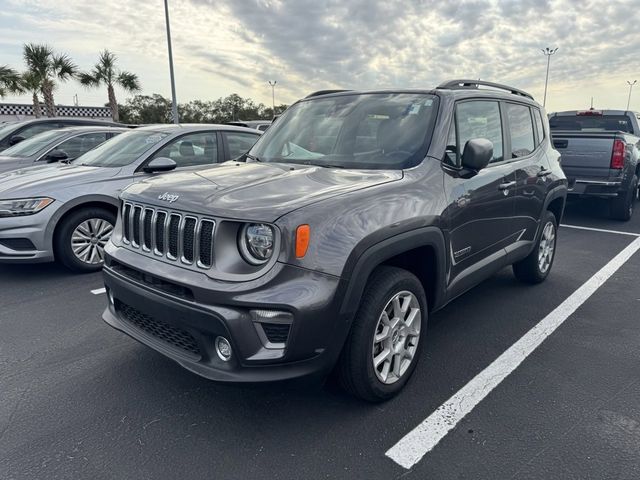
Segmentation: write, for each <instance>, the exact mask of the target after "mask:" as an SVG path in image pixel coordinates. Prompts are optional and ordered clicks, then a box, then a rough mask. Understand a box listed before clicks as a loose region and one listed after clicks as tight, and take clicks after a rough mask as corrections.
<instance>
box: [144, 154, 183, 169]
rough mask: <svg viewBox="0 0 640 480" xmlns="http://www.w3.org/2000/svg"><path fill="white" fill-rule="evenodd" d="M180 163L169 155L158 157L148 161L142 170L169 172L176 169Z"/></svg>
mask: <svg viewBox="0 0 640 480" xmlns="http://www.w3.org/2000/svg"><path fill="white" fill-rule="evenodd" d="M177 166H178V165H177V164H176V162H174V161H173V160H171V159H170V158H167V157H158V158H154V159H153V160H151V161H150V162H149V163H147V164H146V165H145V166H144V167H143V168H142V170H144V171H145V172H147V173H154V172H169V171H171V170H174V169H175V168H176V167H177Z"/></svg>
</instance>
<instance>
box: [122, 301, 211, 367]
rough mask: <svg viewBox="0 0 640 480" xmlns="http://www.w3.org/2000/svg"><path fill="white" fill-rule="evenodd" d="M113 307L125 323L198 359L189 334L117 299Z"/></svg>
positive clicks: (196, 348) (196, 345)
mask: <svg viewBox="0 0 640 480" xmlns="http://www.w3.org/2000/svg"><path fill="white" fill-rule="evenodd" d="M115 307H116V311H117V312H118V313H119V314H120V317H121V318H122V319H123V320H124V321H126V322H127V323H129V324H131V325H133V326H135V327H137V328H139V329H140V330H142V331H144V332H146V333H148V334H149V335H152V336H153V337H155V338H157V339H158V340H161V341H163V342H164V343H167V344H169V345H172V346H173V347H176V348H178V349H180V350H182V351H183V352H187V353H189V354H191V355H192V356H196V357H198V358H200V356H201V354H200V348H198V344H197V342H196V340H195V338H193V336H192V335H191V334H190V333H189V332H187V331H185V330H183V329H181V328H178V327H175V326H173V325H169V324H168V323H165V322H162V321H160V320H157V319H155V318H153V317H151V316H150V315H147V314H145V313H143V312H141V311H140V310H137V309H135V308H133V307H132V306H130V305H127V304H126V303H123V302H121V301H120V300H117V299H116V301H115Z"/></svg>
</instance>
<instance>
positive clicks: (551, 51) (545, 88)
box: [542, 47, 558, 107]
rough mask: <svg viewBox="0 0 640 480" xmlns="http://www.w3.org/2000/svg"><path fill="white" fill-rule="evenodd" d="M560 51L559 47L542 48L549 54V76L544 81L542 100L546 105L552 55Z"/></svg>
mask: <svg viewBox="0 0 640 480" xmlns="http://www.w3.org/2000/svg"><path fill="white" fill-rule="evenodd" d="M557 51H558V49H557V48H549V47H547V48H545V49H543V50H542V53H544V54H545V55H546V56H547V77H546V79H545V81H544V99H543V100H542V106H543V107H544V106H546V104H547V85H548V84H549V64H550V63H551V55H553V54H554V53H556V52H557Z"/></svg>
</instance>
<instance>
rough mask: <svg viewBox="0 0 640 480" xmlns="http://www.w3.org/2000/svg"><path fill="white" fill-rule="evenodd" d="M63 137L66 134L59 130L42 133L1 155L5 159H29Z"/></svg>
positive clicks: (4, 151)
mask: <svg viewBox="0 0 640 480" xmlns="http://www.w3.org/2000/svg"><path fill="white" fill-rule="evenodd" d="M64 135H66V133H65V132H60V130H49V131H47V132H42V133H39V134H37V135H34V136H33V137H31V138H27V139H26V140H23V141H21V142H20V143H17V144H16V145H14V146H13V147H9V148H7V149H6V150H3V151H2V155H4V156H7V157H30V156H31V155H35V154H36V153H38V152H39V151H40V150H42V149H43V148H46V147H47V146H48V145H50V144H51V143H52V142H53V141H55V140H56V139H57V138H59V137H63V136H64Z"/></svg>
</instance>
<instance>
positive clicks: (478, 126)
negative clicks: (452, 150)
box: [456, 100, 504, 163]
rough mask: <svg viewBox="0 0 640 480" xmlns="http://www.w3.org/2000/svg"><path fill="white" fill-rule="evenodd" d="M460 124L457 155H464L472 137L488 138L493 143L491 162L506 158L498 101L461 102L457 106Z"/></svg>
mask: <svg viewBox="0 0 640 480" xmlns="http://www.w3.org/2000/svg"><path fill="white" fill-rule="evenodd" d="M456 123H457V126H458V143H457V155H458V158H460V157H461V156H462V152H463V151H464V146H465V144H466V143H467V142H468V141H469V140H471V139H472V138H486V139H487V140H489V141H491V143H493V158H492V159H491V163H495V162H501V161H502V160H503V159H504V156H503V146H502V119H501V118H500V105H499V104H498V102H494V101H487V100H477V101H475V100H474V101H470V102H462V103H459V104H458V106H457V108H456Z"/></svg>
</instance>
